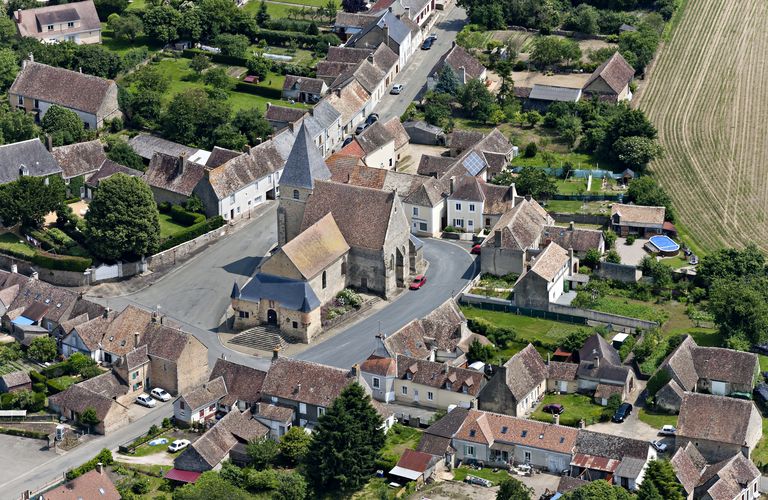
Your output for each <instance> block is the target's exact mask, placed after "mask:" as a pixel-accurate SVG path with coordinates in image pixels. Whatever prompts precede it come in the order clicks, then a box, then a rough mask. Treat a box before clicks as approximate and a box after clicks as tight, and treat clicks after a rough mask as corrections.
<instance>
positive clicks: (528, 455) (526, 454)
mask: <svg viewBox="0 0 768 500" xmlns="http://www.w3.org/2000/svg"><path fill="white" fill-rule="evenodd" d="M523 457H524V459H525V461H526V462H530V461H531V452H530V451H526V452H523Z"/></svg>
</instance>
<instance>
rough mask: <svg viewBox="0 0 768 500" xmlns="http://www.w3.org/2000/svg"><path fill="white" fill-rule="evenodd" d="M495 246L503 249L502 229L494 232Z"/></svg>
mask: <svg viewBox="0 0 768 500" xmlns="http://www.w3.org/2000/svg"><path fill="white" fill-rule="evenodd" d="M493 246H495V247H496V248H501V229H496V230H495V231H493Z"/></svg>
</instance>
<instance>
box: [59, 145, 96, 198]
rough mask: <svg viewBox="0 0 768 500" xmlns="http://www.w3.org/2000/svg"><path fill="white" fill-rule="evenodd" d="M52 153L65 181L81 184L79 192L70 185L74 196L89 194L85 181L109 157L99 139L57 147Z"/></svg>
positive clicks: (82, 196) (78, 188)
mask: <svg viewBox="0 0 768 500" xmlns="http://www.w3.org/2000/svg"><path fill="white" fill-rule="evenodd" d="M51 155H53V157H54V158H55V159H56V162H57V163H58V164H59V166H60V167H61V176H62V177H63V178H64V183H65V184H67V185H68V186H70V184H73V180H74V181H75V182H74V185H75V186H79V187H77V189H76V191H77V192H73V191H72V188H73V187H74V186H70V187H69V190H70V193H71V195H72V196H80V198H85V197H86V194H87V193H86V187H85V181H86V180H87V179H88V178H89V177H91V176H92V175H93V174H95V173H96V172H98V170H99V169H100V168H101V167H102V165H103V164H104V161H105V160H106V159H107V154H106V153H105V152H104V146H103V145H102V144H101V141H100V140H98V139H94V140H92V141H85V142H76V143H74V144H68V145H66V146H59V147H55V148H53V149H52V150H51Z"/></svg>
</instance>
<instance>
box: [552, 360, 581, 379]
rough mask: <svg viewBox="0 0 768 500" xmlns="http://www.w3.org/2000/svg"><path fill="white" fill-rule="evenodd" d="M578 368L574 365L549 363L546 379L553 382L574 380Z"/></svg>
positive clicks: (557, 362)
mask: <svg viewBox="0 0 768 500" xmlns="http://www.w3.org/2000/svg"><path fill="white" fill-rule="evenodd" d="M578 368H579V365H577V364H576V363H562V362H560V361H550V362H549V364H548V365H547V378H548V379H553V380H576V370H578Z"/></svg>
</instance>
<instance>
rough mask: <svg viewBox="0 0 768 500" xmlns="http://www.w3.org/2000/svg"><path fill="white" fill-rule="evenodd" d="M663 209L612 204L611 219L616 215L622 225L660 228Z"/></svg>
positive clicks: (662, 220)
mask: <svg viewBox="0 0 768 500" xmlns="http://www.w3.org/2000/svg"><path fill="white" fill-rule="evenodd" d="M665 211H666V209H665V208H664V207H646V206H642V205H623V204H621V203H614V204H613V205H612V206H611V218H613V216H614V215H616V214H618V215H619V217H621V224H622V225H630V226H631V225H634V224H641V225H651V226H656V225H658V226H661V225H663V224H664V213H665Z"/></svg>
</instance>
